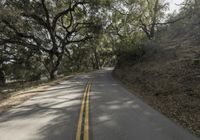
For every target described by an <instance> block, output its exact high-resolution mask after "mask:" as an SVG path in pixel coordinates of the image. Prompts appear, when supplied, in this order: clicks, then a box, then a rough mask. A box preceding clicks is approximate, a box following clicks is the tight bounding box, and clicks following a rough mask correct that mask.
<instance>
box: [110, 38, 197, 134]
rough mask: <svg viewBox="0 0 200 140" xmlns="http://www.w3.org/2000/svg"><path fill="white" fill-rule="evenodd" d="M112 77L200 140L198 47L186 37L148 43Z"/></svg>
mask: <svg viewBox="0 0 200 140" xmlns="http://www.w3.org/2000/svg"><path fill="white" fill-rule="evenodd" d="M145 51H146V53H145V55H144V56H143V57H142V58H141V60H140V61H137V62H136V61H134V60H133V59H130V57H127V58H123V61H122V62H120V64H119V63H118V65H117V66H116V68H115V70H114V75H115V76H116V77H117V78H119V79H120V80H121V81H122V82H124V83H125V84H126V85H127V86H128V87H129V88H130V89H132V90H133V91H136V92H133V93H135V94H137V95H138V96H140V97H141V98H144V100H145V101H146V102H147V103H148V104H150V105H152V106H153V107H154V108H155V109H157V110H160V111H161V112H162V113H163V114H165V115H167V116H168V117H169V118H171V119H173V120H174V121H177V122H178V123H179V124H181V125H183V126H184V127H187V128H188V129H190V130H191V131H192V132H193V133H195V134H197V135H199V136H200V44H198V43H195V42H194V41H193V40H192V39H189V38H188V37H179V38H175V39H174V40H168V41H162V42H159V43H151V44H148V45H146V47H145Z"/></svg>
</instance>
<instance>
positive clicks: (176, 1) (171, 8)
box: [166, 0, 184, 13]
mask: <svg viewBox="0 0 200 140" xmlns="http://www.w3.org/2000/svg"><path fill="white" fill-rule="evenodd" d="M183 1H184V0H166V2H169V13H173V12H174V11H175V10H176V11H177V12H178V10H179V8H180V6H178V5H176V4H181V3H182V2H183Z"/></svg>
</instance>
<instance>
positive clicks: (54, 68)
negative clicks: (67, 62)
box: [50, 55, 62, 80]
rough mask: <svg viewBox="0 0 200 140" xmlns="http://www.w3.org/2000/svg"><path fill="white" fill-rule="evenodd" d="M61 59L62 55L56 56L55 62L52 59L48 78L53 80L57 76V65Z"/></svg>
mask: <svg viewBox="0 0 200 140" xmlns="http://www.w3.org/2000/svg"><path fill="white" fill-rule="evenodd" d="M61 60H62V55H59V56H57V60H56V62H55V64H54V63H53V59H52V68H51V71H50V80H55V79H56V78H57V73H58V67H59V66H60V63H61Z"/></svg>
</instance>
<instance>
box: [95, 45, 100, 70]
mask: <svg viewBox="0 0 200 140" xmlns="http://www.w3.org/2000/svg"><path fill="white" fill-rule="evenodd" d="M94 58H95V62H96V69H97V70H99V69H100V64H99V58H98V54H97V50H96V48H95V50H94Z"/></svg>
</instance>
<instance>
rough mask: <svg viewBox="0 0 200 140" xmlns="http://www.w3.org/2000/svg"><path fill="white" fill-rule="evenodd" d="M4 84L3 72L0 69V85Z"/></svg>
mask: <svg viewBox="0 0 200 140" xmlns="http://www.w3.org/2000/svg"><path fill="white" fill-rule="evenodd" d="M5 84H6V77H5V73H4V71H3V70H2V69H0V86H2V85H5Z"/></svg>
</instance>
